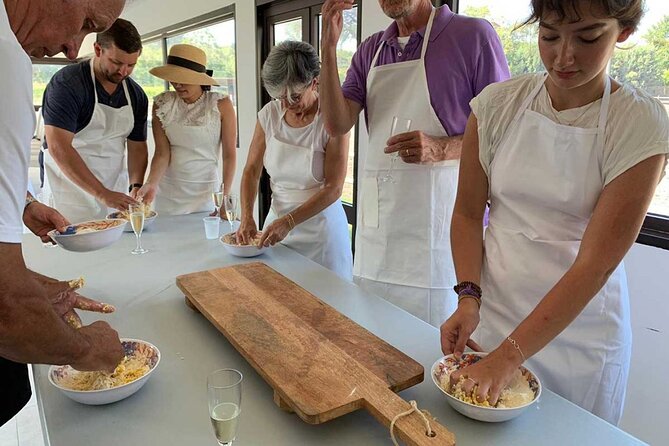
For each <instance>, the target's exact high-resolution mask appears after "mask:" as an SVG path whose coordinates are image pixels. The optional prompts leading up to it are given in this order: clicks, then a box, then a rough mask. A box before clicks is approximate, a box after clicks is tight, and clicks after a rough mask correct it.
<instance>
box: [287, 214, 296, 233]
mask: <svg viewBox="0 0 669 446" xmlns="http://www.w3.org/2000/svg"><path fill="white" fill-rule="evenodd" d="M286 218H288V226H290V230H291V231H292V230H293V229H294V228H295V219H294V218H293V215H292V214H291V213H290V212H288V214H286Z"/></svg>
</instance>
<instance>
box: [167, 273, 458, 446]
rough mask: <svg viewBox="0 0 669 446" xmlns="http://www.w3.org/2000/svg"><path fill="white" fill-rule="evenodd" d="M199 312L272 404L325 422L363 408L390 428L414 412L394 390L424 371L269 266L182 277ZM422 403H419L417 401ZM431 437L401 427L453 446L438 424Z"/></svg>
mask: <svg viewBox="0 0 669 446" xmlns="http://www.w3.org/2000/svg"><path fill="white" fill-rule="evenodd" d="M177 286H178V287H179V288H180V289H181V290H182V291H183V292H184V294H185V295H186V303H187V304H188V305H189V306H191V307H193V308H195V309H197V310H198V311H200V312H201V313H202V314H203V315H204V316H205V317H206V318H207V319H209V321H211V323H213V324H214V325H215V326H216V327H217V328H218V329H219V330H220V331H221V332H222V333H223V334H224V335H225V337H226V338H228V340H229V341H230V343H232V345H233V346H234V347H235V348H236V349H237V350H238V351H239V352H240V353H241V354H242V356H244V358H245V359H246V360H247V361H248V362H249V363H250V364H251V365H252V366H253V368H254V369H255V370H256V371H257V372H258V373H259V374H260V375H261V376H262V377H263V379H264V380H265V381H266V382H267V383H268V384H269V385H270V386H271V387H272V388H273V389H274V400H275V402H276V403H277V404H278V405H279V406H280V407H282V408H284V409H287V410H291V411H294V412H295V413H297V415H298V416H299V417H300V418H302V419H303V420H304V421H306V422H307V423H310V424H319V423H323V422H326V421H328V420H331V419H333V418H336V417H339V416H342V415H344V414H347V413H349V412H353V411H355V410H357V409H360V408H365V409H366V410H367V411H369V412H370V413H371V414H372V415H373V416H374V417H375V418H376V419H377V420H379V421H380V422H381V423H383V424H384V425H385V426H388V427H389V426H390V423H391V420H392V419H393V418H394V417H395V415H397V414H398V413H401V412H405V411H406V410H408V409H410V408H411V406H410V405H409V404H408V403H407V402H406V401H404V400H403V399H402V398H401V397H399V396H398V395H396V394H395V393H394V392H397V391H400V390H403V389H406V388H408V387H411V386H413V385H415V384H418V383H420V382H422V381H423V372H424V370H423V367H422V366H421V365H420V364H419V363H417V362H416V361H414V360H413V359H411V358H410V357H408V356H407V355H405V354H404V353H402V352H400V351H399V350H397V349H396V348H394V347H393V346H391V345H389V344H388V343H386V342H385V341H383V340H381V339H380V338H378V337H376V336H375V335H373V334H372V333H370V332H369V331H367V330H365V329H364V328H362V327H361V326H359V325H358V324H356V323H355V322H353V321H352V320H350V319H348V318H347V317H346V316H344V315H342V314H341V313H339V312H338V311H337V310H335V309H334V308H332V307H330V306H329V305H327V304H326V303H324V302H323V301H321V300H320V299H318V298H317V297H315V296H314V295H313V294H311V293H309V292H307V291H306V290H304V289H303V288H301V287H299V286H298V285H297V284H295V283H294V282H293V281H291V280H289V279H287V278H286V277H284V276H283V275H281V274H279V273H278V272H276V271H274V270H273V269H271V268H270V267H268V266H267V265H265V264H263V263H247V264H242V265H235V266H231V267H228V268H220V269H214V270H209V271H202V272H198V273H193V274H187V275H183V276H179V277H177ZM419 404H420V402H419ZM431 425H432V429H433V430H434V431H435V432H436V434H437V435H436V436H434V437H429V436H427V435H425V427H424V424H423V421H422V418H421V417H420V416H419V415H418V414H416V413H413V414H411V415H409V416H406V417H403V418H401V419H400V420H399V421H397V422H396V424H395V432H396V435H397V436H398V437H399V438H401V439H402V440H404V441H405V442H406V443H407V444H411V445H440V446H443V445H453V444H455V437H454V435H453V434H452V433H451V432H449V431H448V430H447V429H446V428H444V427H443V426H441V425H439V424H438V423H437V422H436V421H432V422H431Z"/></svg>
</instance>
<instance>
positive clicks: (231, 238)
mask: <svg viewBox="0 0 669 446" xmlns="http://www.w3.org/2000/svg"><path fill="white" fill-rule="evenodd" d="M261 237H262V233H261V232H256V235H255V237H254V238H253V240H251V243H249V244H247V245H242V244H241V243H237V234H236V233H234V232H231V233H230V234H225V235H224V236H223V243H227V244H228V245H234V246H258V245H260V238H261Z"/></svg>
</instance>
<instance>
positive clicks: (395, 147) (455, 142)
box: [384, 131, 463, 164]
mask: <svg viewBox="0 0 669 446" xmlns="http://www.w3.org/2000/svg"><path fill="white" fill-rule="evenodd" d="M462 136H463V135H456V136H444V137H437V136H430V135H428V134H426V133H423V132H421V131H413V132H407V133H400V134H399V135H395V136H393V137H392V138H390V139H388V141H387V144H388V145H387V147H386V148H385V149H384V151H385V152H386V153H393V152H398V153H399V156H400V157H401V158H402V161H404V162H405V163H414V164H415V163H436V162H440V161H449V160H459V159H460V155H461V154H462Z"/></svg>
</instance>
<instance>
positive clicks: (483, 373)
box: [451, 343, 521, 406]
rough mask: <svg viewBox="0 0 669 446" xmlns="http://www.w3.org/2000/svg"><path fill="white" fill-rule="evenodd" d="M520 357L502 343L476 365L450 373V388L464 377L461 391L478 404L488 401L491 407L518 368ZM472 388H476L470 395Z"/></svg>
mask: <svg viewBox="0 0 669 446" xmlns="http://www.w3.org/2000/svg"><path fill="white" fill-rule="evenodd" d="M520 364H521V361H520V356H519V355H518V353H517V352H515V351H514V350H509V349H508V348H507V346H505V344H504V343H503V344H502V345H500V346H499V347H498V348H497V349H495V351H493V352H492V353H490V354H489V355H488V356H486V357H484V358H483V359H481V360H480V361H479V362H477V363H476V364H473V365H470V366H468V367H464V368H462V369H460V370H457V371H455V372H453V373H451V386H454V385H455V384H457V382H458V381H459V380H460V377H461V376H464V377H465V382H464V383H463V384H462V390H463V391H464V392H465V393H466V394H467V395H471V396H472V397H473V398H476V400H477V401H478V402H480V403H482V402H484V401H485V400H488V402H489V403H490V405H491V406H494V405H495V404H497V400H498V399H499V394H500V393H501V392H502V390H503V389H504V388H505V387H506V385H507V384H509V382H510V381H511V378H513V373H514V372H515V371H516V369H517V368H518V367H519V366H520ZM474 386H478V388H477V389H476V394H475V395H472V390H473V389H474Z"/></svg>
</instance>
